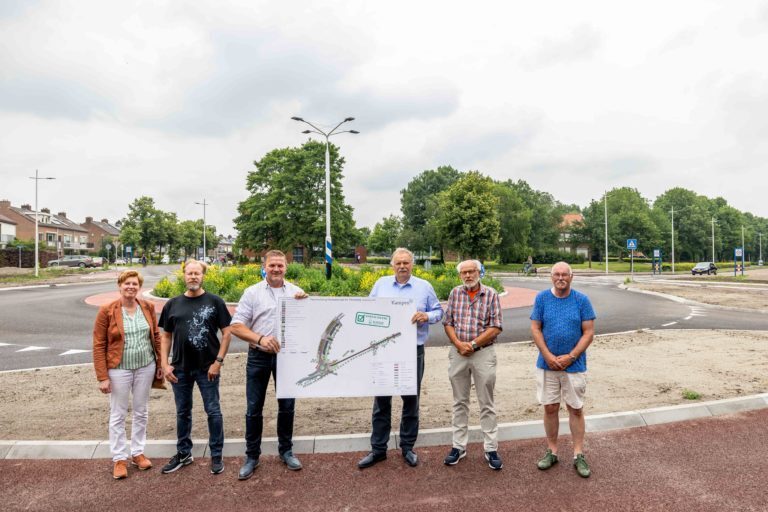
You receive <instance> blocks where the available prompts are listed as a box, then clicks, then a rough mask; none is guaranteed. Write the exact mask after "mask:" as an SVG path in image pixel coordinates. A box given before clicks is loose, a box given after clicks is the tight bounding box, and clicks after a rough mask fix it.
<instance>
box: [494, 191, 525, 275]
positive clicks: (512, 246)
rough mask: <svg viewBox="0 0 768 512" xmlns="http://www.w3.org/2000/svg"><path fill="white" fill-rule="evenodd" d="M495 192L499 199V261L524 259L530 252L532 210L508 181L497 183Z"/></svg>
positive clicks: (508, 261)
mask: <svg viewBox="0 0 768 512" xmlns="http://www.w3.org/2000/svg"><path fill="white" fill-rule="evenodd" d="M493 192H494V194H495V195H496V197H497V198H498V200H499V213H500V214H499V223H500V226H499V234H500V241H499V248H498V251H499V261H500V262H501V263H510V262H513V261H517V262H519V261H523V260H525V259H526V258H527V257H528V254H529V253H530V247H528V239H529V237H530V234H531V215H532V212H531V210H530V209H529V208H528V207H527V206H526V204H525V203H524V202H523V200H522V198H520V196H519V195H518V193H517V192H516V191H515V189H513V188H511V187H510V186H509V185H508V184H507V183H496V184H495V186H494V189H493Z"/></svg>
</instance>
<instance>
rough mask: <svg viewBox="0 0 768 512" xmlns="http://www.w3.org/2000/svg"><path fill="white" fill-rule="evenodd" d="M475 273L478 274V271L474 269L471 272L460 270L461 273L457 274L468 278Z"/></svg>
mask: <svg viewBox="0 0 768 512" xmlns="http://www.w3.org/2000/svg"><path fill="white" fill-rule="evenodd" d="M477 272H478V270H477V269H476V268H474V269H472V270H462V271H461V272H459V274H461V275H462V276H468V275H470V274H475V273H477Z"/></svg>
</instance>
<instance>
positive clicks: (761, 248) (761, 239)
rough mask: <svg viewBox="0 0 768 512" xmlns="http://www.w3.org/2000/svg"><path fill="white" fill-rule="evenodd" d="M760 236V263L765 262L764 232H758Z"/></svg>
mask: <svg viewBox="0 0 768 512" xmlns="http://www.w3.org/2000/svg"><path fill="white" fill-rule="evenodd" d="M758 235H759V237H760V242H759V247H760V264H761V265H762V264H763V234H762V233H758Z"/></svg>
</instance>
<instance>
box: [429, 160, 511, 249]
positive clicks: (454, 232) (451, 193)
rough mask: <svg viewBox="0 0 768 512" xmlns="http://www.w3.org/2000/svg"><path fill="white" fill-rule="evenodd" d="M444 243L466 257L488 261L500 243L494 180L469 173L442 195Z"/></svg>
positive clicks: (439, 221)
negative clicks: (486, 259)
mask: <svg viewBox="0 0 768 512" xmlns="http://www.w3.org/2000/svg"><path fill="white" fill-rule="evenodd" d="M438 204H439V206H440V209H439V215H438V217H437V222H436V226H437V228H438V230H439V234H440V240H441V241H442V242H443V243H444V244H445V246H446V247H448V248H450V249H455V250H457V251H458V252H459V253H460V254H461V256H462V257H472V258H478V259H485V258H487V257H488V256H490V255H491V253H493V252H494V251H495V249H496V247H497V246H498V244H499V240H500V237H499V231H500V228H501V222H500V221H499V198H498V197H497V195H496V194H495V184H494V182H493V180H492V179H490V178H488V177H486V176H483V175H482V174H480V173H479V172H477V171H472V172H469V173H466V174H465V175H464V176H463V177H461V178H460V179H459V180H458V181H456V182H455V183H454V184H453V185H451V186H450V187H449V188H448V189H447V190H445V191H443V192H441V193H440V194H439V196H438Z"/></svg>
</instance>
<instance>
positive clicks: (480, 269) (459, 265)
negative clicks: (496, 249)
mask: <svg viewBox="0 0 768 512" xmlns="http://www.w3.org/2000/svg"><path fill="white" fill-rule="evenodd" d="M465 263H473V264H474V265H475V268H476V269H477V271H478V272H481V271H482V270H483V264H482V263H480V261H479V260H464V261H460V262H459V264H458V265H456V272H458V273H459V274H461V266H462V265H463V264H465Z"/></svg>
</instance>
